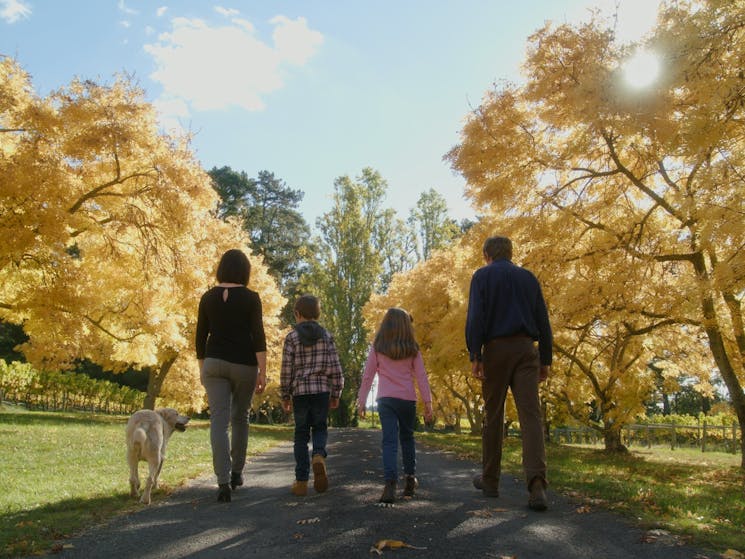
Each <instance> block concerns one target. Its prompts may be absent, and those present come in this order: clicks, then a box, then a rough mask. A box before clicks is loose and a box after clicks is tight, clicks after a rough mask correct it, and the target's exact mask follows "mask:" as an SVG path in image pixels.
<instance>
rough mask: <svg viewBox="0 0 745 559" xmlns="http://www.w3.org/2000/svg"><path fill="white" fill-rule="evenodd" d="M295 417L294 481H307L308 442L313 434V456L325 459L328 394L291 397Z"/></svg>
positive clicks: (308, 464)
mask: <svg viewBox="0 0 745 559" xmlns="http://www.w3.org/2000/svg"><path fill="white" fill-rule="evenodd" d="M292 410H293V415H294V416H295V479H296V480H298V481H308V477H309V473H310V458H309V456H308V442H309V441H310V440H311V432H312V434H313V456H315V455H316V454H320V455H321V456H323V457H324V458H326V441H327V440H328V425H327V421H328V416H329V393H328V392H321V393H320V394H304V395H302V396H293V397H292Z"/></svg>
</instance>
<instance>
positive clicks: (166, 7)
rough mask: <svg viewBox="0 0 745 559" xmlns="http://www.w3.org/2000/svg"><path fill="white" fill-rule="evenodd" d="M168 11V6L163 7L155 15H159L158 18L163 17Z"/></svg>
mask: <svg viewBox="0 0 745 559" xmlns="http://www.w3.org/2000/svg"><path fill="white" fill-rule="evenodd" d="M167 10H168V6H161V7H160V8H158V9H157V10H156V12H155V15H157V16H158V17H163V14H165V13H166V11H167Z"/></svg>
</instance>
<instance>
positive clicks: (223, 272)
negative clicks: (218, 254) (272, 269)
mask: <svg viewBox="0 0 745 559" xmlns="http://www.w3.org/2000/svg"><path fill="white" fill-rule="evenodd" d="M250 277H251V263H250V262H249V261H248V256H246V255H245V253H244V252H243V251H242V250H238V249H237V248H233V249H230V250H229V251H227V252H226V253H225V254H223V255H222V258H220V264H219V265H218V266H217V281H218V282H219V283H239V284H241V285H248V280H249V278H250Z"/></svg>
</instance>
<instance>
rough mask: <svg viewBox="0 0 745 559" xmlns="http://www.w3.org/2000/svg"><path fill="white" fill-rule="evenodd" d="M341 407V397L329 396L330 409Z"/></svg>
mask: <svg viewBox="0 0 745 559" xmlns="http://www.w3.org/2000/svg"><path fill="white" fill-rule="evenodd" d="M338 407H339V398H329V409H330V410H335V409H336V408H338Z"/></svg>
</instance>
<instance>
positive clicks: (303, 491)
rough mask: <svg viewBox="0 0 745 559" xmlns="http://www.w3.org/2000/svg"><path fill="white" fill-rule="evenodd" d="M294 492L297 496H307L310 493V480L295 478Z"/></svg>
mask: <svg viewBox="0 0 745 559" xmlns="http://www.w3.org/2000/svg"><path fill="white" fill-rule="evenodd" d="M292 494H293V495H295V496H297V497H305V496H306V495H307V494H308V482H307V481H299V480H295V482H294V483H293V484H292Z"/></svg>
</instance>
